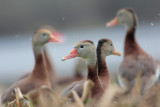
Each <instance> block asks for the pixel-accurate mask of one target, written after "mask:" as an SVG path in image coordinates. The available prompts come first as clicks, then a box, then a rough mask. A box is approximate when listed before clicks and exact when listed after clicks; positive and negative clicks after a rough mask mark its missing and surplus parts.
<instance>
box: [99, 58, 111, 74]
mask: <svg viewBox="0 0 160 107" xmlns="http://www.w3.org/2000/svg"><path fill="white" fill-rule="evenodd" d="M108 73H109V71H108V67H107V64H106V57H105V56H102V55H100V56H98V76H106V75H109V74H108Z"/></svg>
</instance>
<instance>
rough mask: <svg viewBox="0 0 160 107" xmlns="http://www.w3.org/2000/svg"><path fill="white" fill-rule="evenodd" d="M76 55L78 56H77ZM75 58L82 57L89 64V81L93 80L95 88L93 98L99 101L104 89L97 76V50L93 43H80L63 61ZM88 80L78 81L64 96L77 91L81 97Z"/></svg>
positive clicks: (67, 89)
mask: <svg viewBox="0 0 160 107" xmlns="http://www.w3.org/2000/svg"><path fill="white" fill-rule="evenodd" d="M75 54H76V55H75ZM74 57H82V58H84V59H85V60H86V62H87V72H88V75H87V80H89V79H90V80H92V81H93V82H94V84H95V85H94V87H93V88H92V98H95V99H98V98H100V96H101V95H102V94H103V92H104V89H103V87H102V85H101V83H100V80H99V78H98V74H97V55H96V48H95V46H94V44H93V42H92V41H86V40H85V41H82V42H78V43H77V44H76V45H75V47H74V49H73V50H72V51H71V53H70V54H69V55H67V56H66V57H64V58H63V60H67V59H70V58H74ZM85 81H86V80H82V81H77V82H74V83H73V84H71V85H69V86H68V87H67V88H66V89H65V90H63V92H62V93H61V95H62V96H67V95H69V94H70V93H71V91H72V90H75V91H76V92H77V93H78V95H79V96H80V97H81V96H82V92H83V86H84V82H85Z"/></svg>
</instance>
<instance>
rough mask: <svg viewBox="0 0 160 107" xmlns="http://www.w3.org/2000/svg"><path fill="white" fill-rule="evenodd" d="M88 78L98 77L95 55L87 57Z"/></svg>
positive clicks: (93, 79) (95, 78) (94, 78)
mask: <svg viewBox="0 0 160 107" xmlns="http://www.w3.org/2000/svg"><path fill="white" fill-rule="evenodd" d="M87 69H88V76H87V78H88V79H91V80H92V81H95V80H97V79H98V73H97V58H96V55H95V56H94V57H92V58H88V59H87Z"/></svg>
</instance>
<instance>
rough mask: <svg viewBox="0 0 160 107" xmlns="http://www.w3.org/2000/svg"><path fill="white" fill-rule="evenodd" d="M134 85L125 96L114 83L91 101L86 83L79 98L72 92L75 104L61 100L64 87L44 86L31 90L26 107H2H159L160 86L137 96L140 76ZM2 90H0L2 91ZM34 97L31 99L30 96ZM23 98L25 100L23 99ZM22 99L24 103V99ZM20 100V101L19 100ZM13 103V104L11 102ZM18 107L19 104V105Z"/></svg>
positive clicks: (64, 99) (67, 100) (88, 84)
mask: <svg viewBox="0 0 160 107" xmlns="http://www.w3.org/2000/svg"><path fill="white" fill-rule="evenodd" d="M136 81H137V82H136V84H135V86H134V89H133V90H132V92H131V93H128V94H126V93H125V92H124V91H123V90H122V89H121V88H120V87H119V86H118V85H117V84H116V83H115V82H112V83H111V84H110V87H109V88H108V89H107V90H106V91H105V93H104V94H103V96H102V98H101V99H100V100H99V101H98V100H93V99H91V95H90V92H91V89H92V87H93V85H94V84H93V82H92V81H87V82H86V83H85V85H84V90H85V91H84V93H83V96H82V97H81V98H80V97H79V96H78V95H77V93H76V92H75V91H72V93H71V95H72V96H73V98H74V100H75V102H72V101H70V99H68V98H62V97H60V96H59V93H60V92H61V90H62V89H63V88H64V87H65V86H58V87H56V88H55V90H52V89H50V88H48V87H46V86H42V87H41V88H40V89H37V90H33V91H32V92H30V93H29V94H27V95H26V96H27V98H28V97H29V99H30V100H29V99H28V101H32V103H31V104H30V103H28V104H30V105H28V106H15V105H14V106H13V105H10V106H4V107H32V104H33V107H160V85H159V84H158V83H157V84H156V85H154V86H153V87H152V88H151V89H149V90H148V91H147V92H146V93H144V95H143V96H141V95H140V94H139V90H140V74H139V75H137V79H136ZM3 89H4V88H0V90H3ZM1 92H2V91H1ZM35 94H36V97H35V98H34V97H33V98H32V97H31V96H34V95H35ZM24 98H25V99H24ZM24 98H23V99H24V100H25V101H26V100H27V99H26V97H24ZM21 100H22V99H21ZM12 103H13V102H12ZM19 105H20V104H19Z"/></svg>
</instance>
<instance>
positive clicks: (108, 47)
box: [102, 41, 114, 56]
mask: <svg viewBox="0 0 160 107" xmlns="http://www.w3.org/2000/svg"><path fill="white" fill-rule="evenodd" d="M113 50H114V46H113V43H112V41H107V42H105V43H103V46H102V51H103V53H104V54H105V56H109V55H112V53H113Z"/></svg>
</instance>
